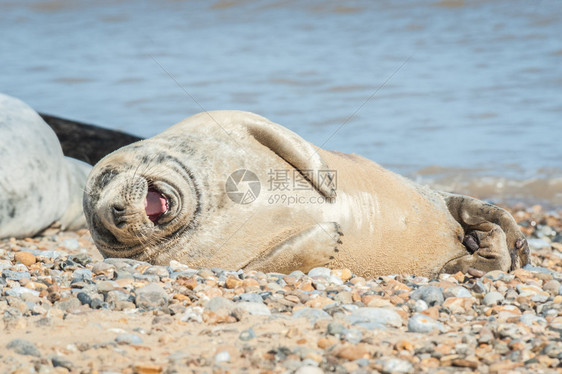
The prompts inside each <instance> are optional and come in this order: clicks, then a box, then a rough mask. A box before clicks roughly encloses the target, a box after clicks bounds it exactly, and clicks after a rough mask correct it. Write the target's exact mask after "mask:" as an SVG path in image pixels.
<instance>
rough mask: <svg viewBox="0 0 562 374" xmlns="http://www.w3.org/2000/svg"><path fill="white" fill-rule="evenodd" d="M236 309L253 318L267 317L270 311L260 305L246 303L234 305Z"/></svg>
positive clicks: (262, 304) (263, 305)
mask: <svg viewBox="0 0 562 374" xmlns="http://www.w3.org/2000/svg"><path fill="white" fill-rule="evenodd" d="M235 305H236V308H237V309H242V310H244V311H246V312H248V313H250V314H251V315H253V316H269V315H271V311H270V310H269V308H268V307H267V306H266V305H265V304H264V303H263V302H262V303H254V302H246V303H238V304H235Z"/></svg>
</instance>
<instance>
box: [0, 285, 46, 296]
mask: <svg viewBox="0 0 562 374" xmlns="http://www.w3.org/2000/svg"><path fill="white" fill-rule="evenodd" d="M4 294H5V295H6V296H14V297H23V295H25V294H31V295H34V296H39V291H35V290H31V289H29V288H27V287H20V286H17V287H14V288H8V289H6V290H5V291H4Z"/></svg>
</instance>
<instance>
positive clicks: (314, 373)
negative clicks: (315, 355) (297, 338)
mask: <svg viewBox="0 0 562 374" xmlns="http://www.w3.org/2000/svg"><path fill="white" fill-rule="evenodd" d="M303 363H304V361H303ZM295 374H324V370H322V369H320V368H319V367H318V366H313V365H311V364H307V365H304V366H301V367H300V368H298V369H297V370H296V371H295Z"/></svg>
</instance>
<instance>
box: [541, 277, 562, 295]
mask: <svg viewBox="0 0 562 374" xmlns="http://www.w3.org/2000/svg"><path fill="white" fill-rule="evenodd" d="M542 289H543V290H545V291H547V292H550V293H552V294H554V295H558V294H560V282H558V281H557V280H555V279H551V280H549V281H548V282H546V283H545V284H544V285H543V286H542Z"/></svg>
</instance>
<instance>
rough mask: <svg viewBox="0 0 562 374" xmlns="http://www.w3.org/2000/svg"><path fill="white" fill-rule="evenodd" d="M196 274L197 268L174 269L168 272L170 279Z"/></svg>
mask: <svg viewBox="0 0 562 374" xmlns="http://www.w3.org/2000/svg"><path fill="white" fill-rule="evenodd" d="M196 274H197V270H195V269H190V270H182V271H175V272H173V273H171V274H170V279H173V280H175V279H178V277H184V278H190V277H192V276H194V275H196Z"/></svg>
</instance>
